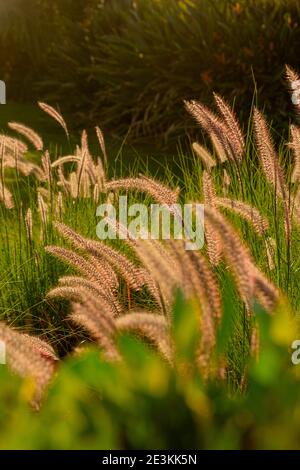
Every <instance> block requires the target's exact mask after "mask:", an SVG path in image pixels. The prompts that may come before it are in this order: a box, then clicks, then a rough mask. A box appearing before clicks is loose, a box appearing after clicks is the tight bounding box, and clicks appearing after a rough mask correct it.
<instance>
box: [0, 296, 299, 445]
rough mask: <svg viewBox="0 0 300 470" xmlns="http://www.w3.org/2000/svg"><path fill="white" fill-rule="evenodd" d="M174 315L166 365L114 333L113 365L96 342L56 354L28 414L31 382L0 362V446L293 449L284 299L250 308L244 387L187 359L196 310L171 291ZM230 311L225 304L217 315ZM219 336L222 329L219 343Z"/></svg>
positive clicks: (289, 328)
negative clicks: (250, 345)
mask: <svg viewBox="0 0 300 470" xmlns="http://www.w3.org/2000/svg"><path fill="white" fill-rule="evenodd" d="M174 315H175V319H174V338H175V345H176V355H175V357H176V359H175V364H174V367H173V368H171V367H170V366H169V365H167V364H166V363H164V362H163V361H162V359H160V357H158V356H157V355H156V353H155V352H154V351H152V350H151V349H150V347H147V346H145V345H144V344H142V343H140V342H139V341H138V340H137V339H134V338H132V337H128V336H123V337H121V338H120V342H119V346H120V349H121V350H122V353H123V356H124V361H123V362H122V363H120V364H112V363H105V362H104V361H103V360H102V359H101V356H100V353H99V351H97V350H96V349H90V350H87V351H85V352H82V353H80V354H79V353H78V355H77V356H74V357H72V358H69V359H67V360H65V361H64V362H63V363H62V365H61V366H60V369H59V371H58V374H57V376H56V378H55V380H54V382H53V384H52V386H51V388H50V390H49V393H48V397H47V400H46V401H45V403H44V405H43V406H42V409H41V411H40V412H38V413H37V412H32V411H31V410H30V408H29V406H28V405H27V404H26V401H27V400H28V399H30V397H31V394H32V391H33V389H32V383H31V382H30V381H25V382H23V383H20V382H19V380H17V379H16V378H15V377H11V376H10V374H9V372H8V370H7V369H6V368H5V367H4V366H1V373H0V385H1V402H0V424H1V426H0V442H1V444H0V447H1V448H2V449H8V448H9V449H16V448H18V449H19V448H22V449H24V448H25V449H151V448H161V449H165V448H177V449H181V448H182V449H183V448H189V449H224V448H225V449H227V448H228V449H270V448H272V449H286V448H299V442H300V406H299V399H298V397H299V392H300V381H299V378H300V375H299V367H300V366H293V365H292V364H291V359H290V357H291V350H290V345H291V343H292V341H293V340H294V339H295V337H296V336H297V329H296V327H295V324H293V322H292V321H291V320H290V318H289V315H288V313H287V306H286V305H284V304H283V305H282V306H281V307H280V308H279V310H278V312H277V313H276V314H275V315H274V316H273V317H271V316H267V315H266V314H265V313H264V312H262V311H260V310H259V308H257V309H256V316H257V320H258V321H259V324H260V331H261V338H262V347H261V356H260V359H259V361H258V362H255V361H254V360H253V359H251V360H250V359H249V362H248V364H247V365H246V368H245V377H246V376H247V377H248V387H247V392H244V391H242V392H241V391H238V392H237V391H232V390H231V391H230V390H228V387H227V386H226V384H225V382H223V383H222V382H220V381H210V382H208V383H204V382H203V380H202V379H201V377H200V375H199V373H198V370H197V368H196V367H195V366H194V362H193V355H194V353H195V350H194V349H193V341H192V338H193V333H192V332H193V331H195V322H196V321H197V319H196V316H197V312H196V310H195V309H194V308H193V304H192V303H188V304H186V303H185V302H184V301H183V299H182V298H181V296H180V295H178V301H177V305H176V308H175V311H174ZM230 315H231V312H230V309H229V310H227V311H226V312H225V317H226V316H230ZM227 320H228V319H227ZM227 320H226V321H227ZM228 338H229V335H228V337H227V338H225V343H226V341H227V340H228ZM225 343H224V338H223V343H222V344H223V346H222V348H223V347H224V344H225ZM228 345H229V344H227V346H228ZM222 348H221V349H222ZM217 359H218V358H217V357H216V361H217Z"/></svg>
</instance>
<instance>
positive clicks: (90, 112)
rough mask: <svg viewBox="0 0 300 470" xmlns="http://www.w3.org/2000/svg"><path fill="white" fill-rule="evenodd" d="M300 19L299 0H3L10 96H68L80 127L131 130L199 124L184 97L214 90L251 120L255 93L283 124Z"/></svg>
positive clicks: (182, 129)
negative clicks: (286, 73) (288, 67)
mask: <svg viewBox="0 0 300 470" xmlns="http://www.w3.org/2000/svg"><path fill="white" fill-rule="evenodd" d="M299 24H300V4H299V2H298V1H297V0H272V1H270V0H253V1H243V0H241V1H239V2H236V1H232V0H180V1H179V0H135V1H131V0H76V1H74V0H73V1H72V0H51V1H50V0H10V1H9V2H8V1H7V0H0V28H1V29H0V51H1V60H0V78H1V79H3V80H5V81H6V84H7V98H8V103H9V104H10V105H11V104H12V103H15V102H19V103H22V104H24V103H33V102H35V101H37V100H38V99H40V100H44V101H47V102H49V103H50V104H54V105H57V104H59V107H60V109H61V111H62V112H63V113H67V115H68V120H69V121H70V120H71V123H72V125H73V126H74V128H76V127H77V126H78V127H82V126H83V125H84V126H85V127H88V126H93V125H95V124H97V123H100V124H101V126H102V127H103V128H104V130H109V132H110V135H116V136H124V135H126V134H127V133H128V134H129V135H128V137H129V139H132V140H136V139H139V141H141V139H148V140H149V138H152V137H153V136H155V137H157V139H156V142H157V143H160V144H164V143H165V142H166V141H168V140H169V138H170V137H171V138H172V137H177V136H178V135H184V134H186V132H188V133H193V126H194V123H193V122H192V120H191V118H190V117H189V116H188V115H187V113H186V112H185V110H184V108H183V105H182V101H183V99H188V98H197V99H201V100H202V101H203V102H205V103H206V104H210V103H211V102H212V91H216V92H218V93H221V94H222V95H223V96H224V97H225V98H227V99H228V100H229V101H230V102H231V103H232V104H233V103H234V101H235V106H236V109H237V111H238V113H239V115H240V118H241V119H242V120H243V121H244V122H246V121H247V119H248V115H249V111H250V108H251V104H252V101H253V99H255V100H256V101H257V102H258V104H259V105H260V106H261V107H264V108H265V111H266V113H267V114H268V115H269V116H271V117H272V119H273V124H274V126H275V128H276V129H277V130H278V131H280V133H281V134H282V132H281V131H282V128H284V129H287V125H288V121H289V119H290V116H291V114H292V105H291V102H290V99H289V97H288V93H287V90H286V89H285V88H284V80H283V78H284V76H283V73H284V65H285V64H286V63H288V64H290V65H291V66H293V67H295V68H296V69H300V64H299V62H300V60H299V49H300V48H299V45H300V31H299ZM17 110H18V112H19V111H20V108H17ZM1 112H2V113H3V112H4V111H3V110H1ZM0 124H2V122H1V123H0Z"/></svg>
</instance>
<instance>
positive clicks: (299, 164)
mask: <svg viewBox="0 0 300 470" xmlns="http://www.w3.org/2000/svg"><path fill="white" fill-rule="evenodd" d="M290 130H291V137H292V141H291V143H290V147H291V148H292V151H293V154H294V158H295V161H294V168H293V173H292V176H291V181H292V183H299V182H300V128H299V127H297V126H295V125H291V128H290Z"/></svg>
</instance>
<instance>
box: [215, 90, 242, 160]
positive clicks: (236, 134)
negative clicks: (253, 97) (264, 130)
mask: <svg viewBox="0 0 300 470" xmlns="http://www.w3.org/2000/svg"><path fill="white" fill-rule="evenodd" d="M214 98H215V102H216V104H217V106H218V109H219V111H220V114H221V115H222V117H223V119H224V122H225V124H226V126H227V136H228V140H229V141H230V142H231V145H232V146H233V150H234V152H235V155H236V156H237V160H238V161H241V160H242V158H243V155H244V151H245V141H244V136H243V133H242V131H241V128H240V125H239V123H238V120H237V118H236V116H235V114H234V112H233V111H232V110H231V109H230V107H229V106H228V104H227V103H226V102H225V101H224V100H223V99H222V98H221V97H220V96H219V95H217V94H216V93H214Z"/></svg>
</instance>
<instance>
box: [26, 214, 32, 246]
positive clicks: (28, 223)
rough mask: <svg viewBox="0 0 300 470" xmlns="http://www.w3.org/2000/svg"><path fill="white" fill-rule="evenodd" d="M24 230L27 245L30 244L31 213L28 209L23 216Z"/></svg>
mask: <svg viewBox="0 0 300 470" xmlns="http://www.w3.org/2000/svg"><path fill="white" fill-rule="evenodd" d="M25 228H26V235H27V239H28V241H29V244H30V245H31V244H32V211H31V209H30V208H29V209H28V210H27V212H26V215H25Z"/></svg>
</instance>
